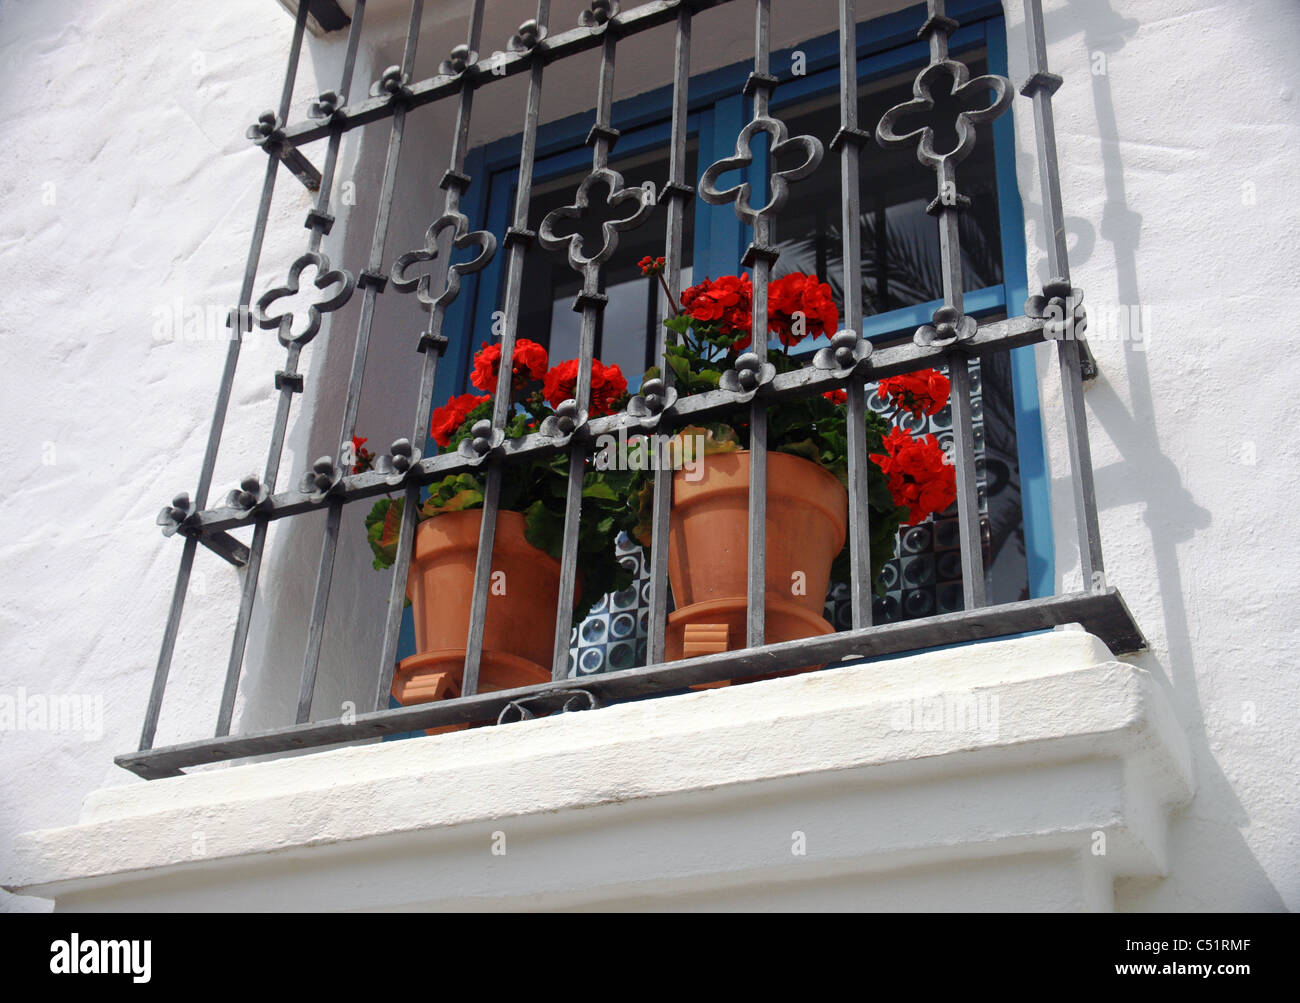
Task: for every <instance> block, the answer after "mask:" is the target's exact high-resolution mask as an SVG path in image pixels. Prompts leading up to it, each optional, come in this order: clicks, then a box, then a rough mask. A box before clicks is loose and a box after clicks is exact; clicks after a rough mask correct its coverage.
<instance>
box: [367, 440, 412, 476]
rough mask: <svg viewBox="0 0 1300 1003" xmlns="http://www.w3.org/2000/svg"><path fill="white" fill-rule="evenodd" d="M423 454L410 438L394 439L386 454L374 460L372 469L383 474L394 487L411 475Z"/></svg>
mask: <svg viewBox="0 0 1300 1003" xmlns="http://www.w3.org/2000/svg"><path fill="white" fill-rule="evenodd" d="M422 455H423V454H422V453H421V452H420V450H418V449H416V448H415V447H414V446H412V445H411V440H410V439H396V440H394V441H393V444H392V445H391V446H389V447H388V455H387V456H381V457H379V458H378V459H377V460H375V466H374V470H375V472H376V473H378V474H383V475H384V481H385V482H386V483H388V484H391V485H393V486H394V487H396V486H397V485H399V484H401V483H402V482H403V481H405V480H406V479H407V478H408V477H410V476H411V471H413V470H414V469H415V465H416V464H417V463H419V462H420V457H421V456H422Z"/></svg>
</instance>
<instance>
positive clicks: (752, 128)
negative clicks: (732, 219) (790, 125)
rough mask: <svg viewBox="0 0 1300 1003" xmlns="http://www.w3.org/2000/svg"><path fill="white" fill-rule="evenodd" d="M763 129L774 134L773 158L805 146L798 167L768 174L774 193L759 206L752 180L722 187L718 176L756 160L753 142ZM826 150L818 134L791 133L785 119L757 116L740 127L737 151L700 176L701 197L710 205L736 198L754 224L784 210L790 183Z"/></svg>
mask: <svg viewBox="0 0 1300 1003" xmlns="http://www.w3.org/2000/svg"><path fill="white" fill-rule="evenodd" d="M760 132H765V133H767V134H768V136H770V137H771V140H772V152H771V156H772V159H773V161H775V158H777V157H779V156H781V155H782V154H785V153H788V152H790V151H793V150H802V151H803V155H804V158H803V162H802V163H801V164H799V165H798V166H797V167H792V168H790V169H789V170H787V171H772V172H771V173H770V174H769V175H768V181H769V186H770V188H771V197H770V198H769V199H768V200H767V204H766V205H764V206H762V207H761V208H758V209H755V208H754V207H753V206H751V205H750V202H749V196H750V191H751V188H750V184H749V182H748V181H744V182H741V183H740V184H738V185H733V186H732V187H731V188H721V189H720V188H718V178H720V177H721V176H722V175H724V174H726V173H728V172H729V171H739V170H742V169H743V168H746V167H748V166H749V165H750V164H752V163H753V162H754V155H753V154H752V153H750V150H749V144H750V143H751V142H752V141H753V139H754V137H755V136H757V135H758V134H759V133H760ZM823 152H824V150H823V148H822V143H821V140H820V139H818V138H817V137H816V136H791V135H790V134H789V130H788V129H786V126H785V123H784V122H782V121H781V120H780V119H776V118H769V117H767V116H761V117H759V118H756V119H753V120H752V121H750V122H749V123H748V124H747V125H746V126H745V128H743V129H741V130H740V135H739V136H738V137H737V138H736V152H735V153H734V154H733V155H732V156H730V157H724V158H723V159H721V160H719V161H716V162H715V163H713V164H710V165H709V167H708V169H707V170H706V171H705V172H704V175H703V176H702V177H701V178H700V198H702V199H703V200H704V201H705V202H707V203H709V205H726V204H727V203H728V202H735V203H736V215H737V216H739V217H740V218H741V219H742V220H743V221H744V222H746V223H748V224H749V225H750V226H753V225H754V223H755V222H756V221H757V220H758V219H759V218H760V217H762V216H767V215H770V214H772V213H774V212H779V211H780V210H781V208H782V206H784V205H785V201H786V198H787V197H788V196H789V194H790V191H789V185H790V183H791V182H793V181H801V180H802V179H804V178H806V177H807V176H808V175H809V174H811V173H812V172H813V171H815V170H816V169H817V165H818V164H820V163H821V162H822V154H823Z"/></svg>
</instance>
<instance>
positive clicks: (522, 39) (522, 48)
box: [507, 19, 547, 52]
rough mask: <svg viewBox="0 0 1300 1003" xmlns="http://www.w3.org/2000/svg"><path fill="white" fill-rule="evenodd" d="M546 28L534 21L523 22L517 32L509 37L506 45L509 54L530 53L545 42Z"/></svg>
mask: <svg viewBox="0 0 1300 1003" xmlns="http://www.w3.org/2000/svg"><path fill="white" fill-rule="evenodd" d="M546 34H547V32H546V27H545V26H544V25H540V24H538V23H537V22H536V21H534V20H531V19H530V20H528V21H525V22H524V23H523V24H521V25H520V26H519V30H518V31H516V32H515V33H514V34H513V35H511V36H510V41H509V42H508V43H507V44H508V45H509V47H510V51H511V52H531V51H532V50H533V49H535V48H537V46H539V45H541V44H542V42H544V41H546Z"/></svg>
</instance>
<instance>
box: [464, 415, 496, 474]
mask: <svg viewBox="0 0 1300 1003" xmlns="http://www.w3.org/2000/svg"><path fill="white" fill-rule="evenodd" d="M505 441H506V434H505V432H503V431H502V430H501V429H499V428H493V427H492V422H490V421H488V420H487V419H486V418H482V419H480V420H479V421H476V422H475V423H474V427H473V428H471V429H470V434H469V438H468V439H462V440H461V441H460V445H459V446H457V447H456V452H457V454H458V455H460V456H462V457H464V458H465V459H467V460H470V461H472V462H473V463H474V464H475V465H478V464H480V463H482V462H483V461H484V460H485V459H487V457H488V456H489V455H490V454H491V453H492V452H493V451H494V450H497V449H500V448H501V444H502V443H504V442H505Z"/></svg>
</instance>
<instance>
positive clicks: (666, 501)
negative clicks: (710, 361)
mask: <svg viewBox="0 0 1300 1003" xmlns="http://www.w3.org/2000/svg"><path fill="white" fill-rule="evenodd" d="M690 73H691V12H690V9H689V7H688V6H687V5H685V4H683V5H682V7H681V8H680V9H679V10H678V11H677V40H676V43H675V45H674V50H673V117H672V140H671V147H670V152H669V155H668V184H667V185H665V186H664V196H663V197H664V198H667V199H668V200H669V201H668V221H667V233H666V235H665V238H664V278H665V281H666V282H667V284H668V293H669V298H670V302H669V303H668V304H666V305H665V309H666V310H672V309H674V304H677V303H680V302H681V296H682V240H683V232H684V230H685V228H686V200H687V199H690V198H692V197H693V196H694V185H688V183H687V180H686V112H687V98H688V88H689V87H690ZM692 180H694V179H692ZM675 341H676V337H675V336H674V334H673V332H671V331H669V330H668V328H666V327H664V326H662V325H660V327H659V337H658V344H657V346H656V350H655V361H656V363H657V364H658V366H659V372H660V378H661V379H662V380H663V382H664V385H665V386H672V384H673V371H672V368H671V367H670V366H669V365H668V353H667V350H668V346H669V345H670V344H673V343H675ZM663 452H664V453H665V454H666V452H667V451H666V450H665V451H663ZM673 475H674V472H673V471H672V470H670V469H668V468H667V466H666V465H664V464H660V465H659V466H658V467H657V468H656V470H655V479H654V501H653V505H654V507H653V515H652V516H651V537H650V622H649V625H648V631H647V635H648V636H647V638H646V664H648V665H656V664H658V663H659V662H662V661H663V660H664V634H665V632H666V630H667V625H668V530H669V526H670V520H671V516H672V500H673Z"/></svg>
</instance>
